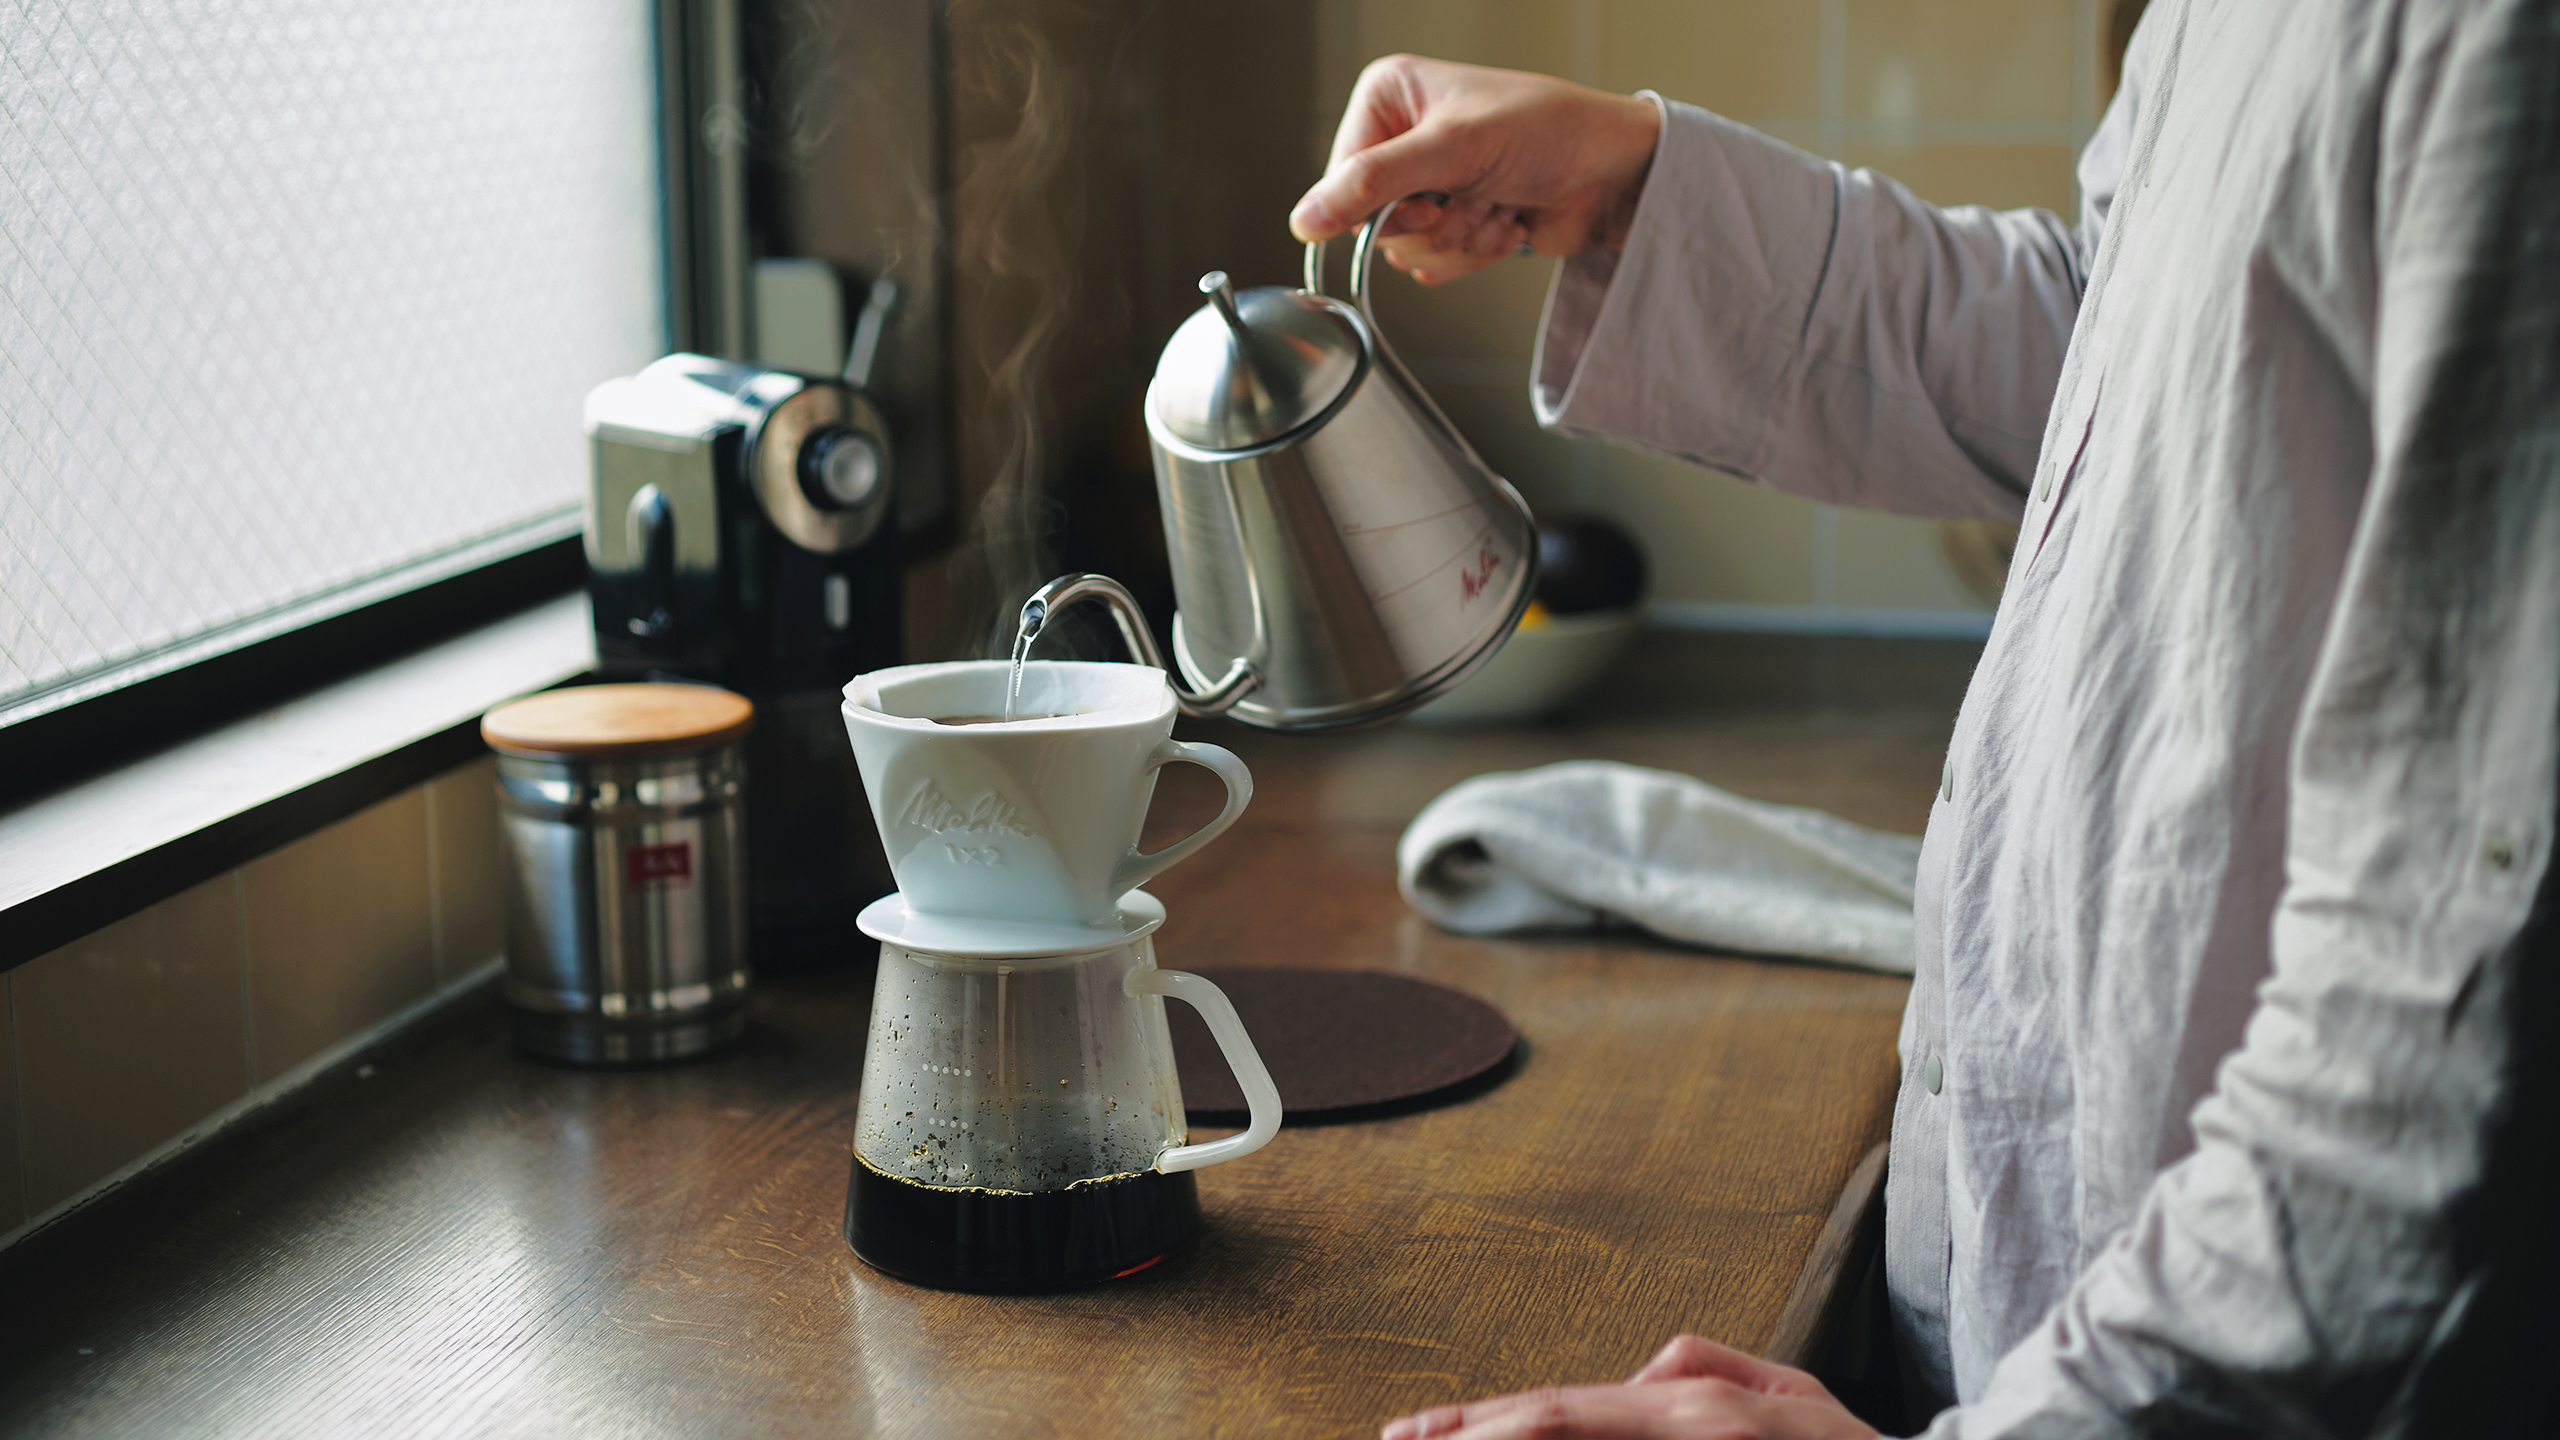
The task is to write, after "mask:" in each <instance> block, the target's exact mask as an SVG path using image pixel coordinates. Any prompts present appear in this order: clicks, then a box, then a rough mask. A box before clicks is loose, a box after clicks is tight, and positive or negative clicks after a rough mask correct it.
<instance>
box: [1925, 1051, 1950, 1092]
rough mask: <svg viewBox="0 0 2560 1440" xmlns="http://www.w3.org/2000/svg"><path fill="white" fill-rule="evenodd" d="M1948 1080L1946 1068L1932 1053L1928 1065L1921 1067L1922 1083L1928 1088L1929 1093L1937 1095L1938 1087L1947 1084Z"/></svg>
mask: <svg viewBox="0 0 2560 1440" xmlns="http://www.w3.org/2000/svg"><path fill="white" fill-rule="evenodd" d="M1946 1078H1947V1070H1946V1067H1945V1066H1944V1065H1941V1064H1940V1063H1938V1057H1937V1055H1936V1054H1934V1053H1932V1054H1931V1055H1930V1056H1929V1060H1928V1063H1927V1064H1925V1065H1922V1066H1921V1067H1920V1083H1921V1084H1923V1085H1926V1086H1928V1087H1929V1093H1930V1094H1932V1095H1935V1094H1937V1093H1938V1087H1939V1086H1940V1085H1941V1084H1943V1083H1945V1081H1946Z"/></svg>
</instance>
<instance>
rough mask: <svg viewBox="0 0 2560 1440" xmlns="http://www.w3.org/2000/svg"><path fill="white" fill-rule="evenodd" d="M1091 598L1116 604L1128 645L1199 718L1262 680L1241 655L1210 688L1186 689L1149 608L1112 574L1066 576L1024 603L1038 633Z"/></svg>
mask: <svg viewBox="0 0 2560 1440" xmlns="http://www.w3.org/2000/svg"><path fill="white" fill-rule="evenodd" d="M1087 599H1099V600H1101V601H1102V602H1103V603H1105V604H1107V605H1109V606H1110V607H1111V618H1112V620H1113V621H1114V622H1115V623H1117V624H1118V625H1119V627H1120V639H1121V640H1122V642H1124V643H1125V644H1127V645H1128V647H1129V653H1130V654H1131V655H1134V656H1136V657H1137V658H1138V660H1139V661H1140V662H1141V663H1142V664H1147V665H1153V666H1154V667H1156V668H1157V669H1159V670H1162V671H1163V672H1164V678H1165V683H1166V684H1168V685H1171V686H1172V687H1173V700H1174V703H1175V704H1176V705H1178V706H1180V707H1181V708H1182V713H1183V714H1185V715H1188V716H1190V717H1191V718H1192V719H1194V720H1208V719H1213V718H1215V717H1217V716H1220V715H1224V714H1226V713H1227V712H1228V711H1229V710H1232V709H1234V708H1235V703H1236V702H1237V701H1239V700H1241V699H1243V698H1244V697H1245V696H1246V695H1248V694H1251V693H1252V692H1253V689H1254V687H1256V686H1258V685H1260V684H1261V683H1262V672H1261V671H1260V670H1257V669H1255V668H1254V664H1253V662H1252V661H1251V660H1248V659H1245V658H1244V657H1242V656H1238V657H1237V658H1236V662H1235V663H1234V664H1232V665H1229V666H1228V667H1227V673H1226V674H1224V675H1221V676H1219V677H1218V682H1217V683H1216V684H1214V685H1212V686H1210V687H1209V688H1208V689H1206V690H1201V691H1197V692H1194V691H1189V690H1185V689H1183V688H1182V682H1181V681H1180V680H1179V679H1176V678H1175V677H1174V673H1173V667H1172V666H1170V665H1167V664H1165V663H1164V652H1163V651H1162V650H1160V649H1158V648H1156V637H1155V633H1154V632H1153V631H1151V630H1149V629H1148V628H1147V612H1145V611H1144V610H1141V609H1139V608H1138V597H1136V596H1134V595H1132V594H1130V593H1129V591H1128V587H1126V586H1124V585H1122V584H1121V583H1120V582H1119V581H1117V580H1114V579H1112V578H1111V577H1110V576H1108V575H1061V576H1059V577H1058V578H1057V579H1055V580H1052V581H1050V582H1049V583H1048V584H1046V585H1043V586H1041V587H1040V588H1039V589H1037V590H1034V591H1032V592H1031V598H1030V599H1028V600H1026V601H1024V602H1022V615H1023V626H1024V628H1025V629H1027V630H1029V631H1031V633H1032V634H1034V635H1037V634H1039V633H1040V628H1041V627H1042V626H1044V625H1046V624H1048V623H1049V617H1050V616H1051V615H1053V614H1055V613H1057V610H1058V607H1059V606H1061V605H1069V604H1073V603H1074V602H1076V601H1078V600H1087ZM1035 609H1036V610H1037V616H1036V618H1035V616H1034V611H1035Z"/></svg>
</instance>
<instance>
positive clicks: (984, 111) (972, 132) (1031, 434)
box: [950, 0, 1086, 657]
mask: <svg viewBox="0 0 2560 1440" xmlns="http://www.w3.org/2000/svg"><path fill="white" fill-rule="evenodd" d="M1042 14H1043V7H1042V6H1041V5H1040V4H1038V3H1037V0H957V3H954V4H953V5H952V7H951V11H950V27H951V28H950V35H951V38H952V45H953V56H952V59H953V70H954V75H955V85H956V87H957V91H958V93H957V95H956V96H955V99H956V100H957V101H958V104H957V106H956V107H955V108H956V109H957V110H959V112H960V113H961V114H962V115H963V116H969V117H975V118H976V119H977V121H978V122H979V123H978V125H976V126H972V125H971V124H969V123H968V122H966V121H964V122H963V123H962V125H961V127H960V128H961V134H960V136H959V137H958V138H959V149H958V150H957V152H956V158H957V162H958V163H957V166H956V171H957V192H958V193H957V200H958V206H957V213H958V215H959V217H960V220H959V222H958V224H957V225H956V227H955V228H956V230H957V237H956V238H957V240H958V251H957V254H956V261H957V269H958V279H959V291H960V301H961V307H962V308H961V315H962V317H963V324H964V338H963V341H962V344H961V351H960V354H961V363H962V364H963V365H964V366H980V367H983V373H984V376H985V381H986V389H985V392H984V394H983V395H982V396H980V397H978V401H977V403H976V404H974V405H971V406H968V407H966V408H965V409H964V410H963V412H962V413H963V415H964V417H965V418H964V420H963V424H964V425H966V426H970V427H974V428H975V429H976V430H977V431H978V434H977V435H976V436H973V437H969V438H967V439H964V440H963V442H962V452H963V454H964V455H967V454H970V453H971V452H972V451H973V450H974V451H975V453H976V454H978V455H980V456H983V457H985V458H986V459H987V460H989V461H991V462H992V464H991V468H990V470H989V474H988V482H987V487H986V490H985V492H984V493H983V495H982V496H981V497H980V499H979V502H978V506H977V516H976V524H975V526H974V531H973V534H972V535H971V537H970V539H971V541H972V542H973V543H974V546H975V548H976V553H977V558H978V562H979V566H980V568H981V574H982V583H983V586H984V589H983V591H982V592H981V598H980V599H979V601H978V604H977V608H978V609H979V611H980V612H981V614H982V615H983V616H984V619H983V621H982V622H981V624H980V626H979V627H978V628H979V631H980V634H981V636H982V639H981V640H980V642H979V644H980V647H981V650H982V653H984V654H986V655H988V656H990V657H995V656H1003V655H1007V654H1009V653H1011V650H1012V647H1013V641H1014V637H1015V632H1016V630H1017V629H1018V628H1019V626H1020V624H1021V606H1022V601H1023V597H1024V596H1026V595H1028V594H1030V593H1031V591H1032V590H1033V589H1035V588H1037V587H1038V586H1039V585H1040V584H1041V583H1042V582H1043V581H1046V580H1048V579H1049V578H1050V572H1051V569H1052V567H1053V565H1054V563H1055V554H1054V551H1055V544H1056V541H1057V538H1058V532H1059V530H1060V528H1061V525H1062V521H1063V515H1062V512H1061V511H1060V508H1059V506H1058V505H1057V503H1056V502H1055V501H1054V500H1053V499H1051V498H1050V497H1049V494H1048V487H1047V481H1048V478H1049V477H1048V474H1047V469H1048V464H1049V461H1050V459H1051V458H1052V455H1053V453H1054V445H1055V441H1056V431H1057V416H1056V412H1055V410H1054V408H1053V406H1052V405H1051V403H1050V396H1049V389H1050V385H1051V383H1052V381H1051V377H1050V374H1049V361H1050V352H1051V351H1052V349H1054V348H1055V345H1056V342H1057V339H1058V336H1059V334H1060V332H1061V329H1062V327H1063V325H1064V323H1065V321H1066V318H1067V314H1068V309H1069V301H1070V299H1071V296H1072V293H1073V287H1074V282H1075V268H1074V264H1073V260H1074V247H1075V245H1076V244H1077V242H1078V241H1079V240H1080V239H1081V238H1082V236H1083V232H1084V205H1083V199H1082V195H1081V191H1082V187H1081V185H1079V184H1077V183H1075V182H1076V181H1077V180H1078V179H1079V177H1078V176H1077V175H1076V174H1074V173H1072V171H1073V169H1074V168H1076V156H1075V152H1074V149H1073V147H1072V145H1071V143H1070V140H1071V137H1072V135H1073V134H1074V131H1075V127H1076V124H1077V122H1078V120H1079V119H1080V118H1081V117H1082V115H1083V113H1084V110H1085V101H1086V96H1085V93H1084V90H1083V87H1082V86H1081V84H1080V83H1079V82H1078V79H1077V76H1076V74H1075V71H1074V69H1073V67H1071V66H1069V65H1066V64H1064V63H1062V62H1061V60H1060V58H1059V56H1058V54H1057V52H1056V49H1055V47H1054V46H1053V45H1052V44H1051V42H1050V40H1049V38H1048V37H1047V36H1046V35H1044V34H1043V33H1042V30H1041V25H1040V19H1041V16H1042ZM1008 116H1009V117H1010V118H1011V123H1010V125H1009V126H1007V125H1004V123H1003V121H1004V117H1008ZM988 122H993V123H988ZM970 439H975V440H978V441H979V442H981V445H982V446H983V448H978V447H973V446H972V445H971V444H970V443H969V441H970Z"/></svg>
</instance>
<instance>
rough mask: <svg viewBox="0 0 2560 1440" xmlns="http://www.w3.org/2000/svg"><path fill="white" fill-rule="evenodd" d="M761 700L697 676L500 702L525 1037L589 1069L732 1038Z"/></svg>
mask: <svg viewBox="0 0 2560 1440" xmlns="http://www.w3.org/2000/svg"><path fill="white" fill-rule="evenodd" d="M753 716H754V708H753V707H752V706H751V705H750V704H749V703H748V702H747V701H746V700H745V699H744V698H743V697H741V696H737V695H733V694H730V693H729V692H727V691H725V690H715V689H712V688H710V687H707V686H694V685H591V686H582V687H578V688H574V689H569V690H555V691H551V692H548V693H546V694H542V695H536V696H532V697H530V698H528V699H524V700H519V701H516V702H514V703H513V704H510V705H505V706H501V707H499V708H498V709H496V710H493V711H491V712H489V715H488V717H487V718H486V719H485V720H483V721H482V723H481V734H482V736H483V737H484V738H485V739H486V740H487V741H488V742H489V745H490V748H491V749H493V750H495V751H496V752H497V755H498V766H497V768H498V778H497V786H498V804H499V809H500V816H501V819H502V821H503V824H504V826H505V831H506V836H507V842H508V849H509V851H510V852H511V857H512V859H513V861H514V863H513V865H512V866H511V867H510V872H509V873H510V881H511V883H510V886H509V890H508V899H507V973H506V996H507V1001H508V1005H509V1008H510V1011H511V1014H512V1019H513V1025H514V1030H515V1036H516V1042H517V1044H518V1046H519V1047H521V1048H522V1049H524V1050H525V1051H527V1052H528V1053H531V1054H535V1055H540V1056H543V1057H546V1058H549V1059H555V1060H562V1061H567V1062H570V1063H572V1064H580V1065H635V1064H647V1063H651V1062H655V1061H667V1060H680V1059H683V1058H685V1057H687V1056H691V1055H698V1054H701V1053H703V1052H705V1051H708V1050H712V1049H714V1048H717V1047H718V1046H720V1045H723V1044H725V1043H727V1042H728V1041H731V1040H734V1039H736V1038H737V1037H738V1036H739V1034H741V1033H742V1032H743V1030H744V1028H745V1024H746V996H747V987H748V983H749V966H748V960H747V934H748V901H747V868H746V801H745V781H746V763H745V760H744V758H743V754H742V746H741V744H740V741H741V740H742V739H743V738H744V736H745V735H746V733H747V729H748V726H749V725H750V724H751V723H752V720H753Z"/></svg>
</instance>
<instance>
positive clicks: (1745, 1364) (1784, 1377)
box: [1380, 1335, 1876, 1440]
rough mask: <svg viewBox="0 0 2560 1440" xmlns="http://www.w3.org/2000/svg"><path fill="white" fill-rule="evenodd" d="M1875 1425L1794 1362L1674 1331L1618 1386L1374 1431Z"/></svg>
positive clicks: (1681, 1431) (1813, 1439)
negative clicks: (1765, 1357) (1774, 1361)
mask: <svg viewBox="0 0 2560 1440" xmlns="http://www.w3.org/2000/svg"><path fill="white" fill-rule="evenodd" d="M1875 1433H1876V1432H1875V1430H1874V1429H1873V1428H1872V1427H1870V1426H1869V1425H1867V1424H1866V1423H1865V1422H1864V1421H1862V1420H1860V1419H1859V1418H1858V1417H1857V1416H1855V1415H1852V1414H1850V1413H1849V1411H1848V1407H1846V1406H1844V1405H1842V1404H1841V1403H1840V1402H1839V1401H1837V1400H1834V1399H1832V1398H1831V1392H1830V1391H1828V1390H1825V1389H1824V1388H1822V1382H1821V1381H1819V1380H1816V1379H1814V1378H1813V1377H1812V1376H1810V1375H1807V1374H1806V1373H1804V1372H1803V1371H1801V1370H1796V1369H1791V1368H1789V1367H1787V1366H1784V1365H1773V1364H1771V1363H1769V1362H1768V1361H1766V1360H1762V1359H1760V1358H1758V1357H1757V1356H1752V1355H1745V1354H1743V1353H1742V1352H1741V1351H1739V1350H1734V1349H1729V1348H1727V1347H1725V1346H1722V1345H1718V1344H1717V1343H1715V1342H1714V1341H1712V1340H1702V1339H1700V1338H1698V1337H1697V1336H1695V1335H1681V1336H1677V1337H1674V1338H1673V1340H1672V1341H1671V1343H1670V1344H1668V1345H1665V1346H1663V1347H1662V1348H1661V1349H1660V1350H1659V1351H1657V1352H1655V1354H1654V1357H1653V1359H1652V1360H1650V1361H1648V1362H1646V1364H1645V1367H1644V1368H1643V1369H1642V1370H1639V1371H1637V1372H1636V1374H1635V1378H1634V1379H1632V1380H1629V1381H1628V1382H1627V1383H1626V1384H1624V1385H1587V1386H1580V1387H1576V1388H1573V1389H1559V1390H1532V1391H1528V1392H1526V1393H1523V1394H1519V1395H1505V1396H1502V1397H1500V1398H1499V1399H1494V1400H1479V1401H1476V1402H1475V1403H1474V1404H1471V1405H1445V1406H1442V1407H1440V1408H1439V1409H1436V1410H1425V1411H1423V1412H1422V1413H1421V1414H1419V1415H1408V1416H1405V1417H1404V1418H1403V1419H1401V1420H1396V1421H1392V1422H1390V1423H1389V1424H1388V1425H1387V1427H1386V1429H1384V1430H1383V1431H1381V1432H1380V1436H1381V1440H1429V1437H1441V1436H1451V1437H1456V1440H1515V1437H1529V1436H1537V1437H1540V1440H1565V1437H1573V1436H1579V1437H1589V1440H1601V1437H1619V1436H1625V1437H1636V1436H1643V1437H1648V1440H1675V1437H1691V1436H1694V1437H1697V1440H1743V1437H1746V1436H1757V1437H1764V1440H1780V1437H1783V1440H1798V1437H1801V1440H1874V1437H1875Z"/></svg>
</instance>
